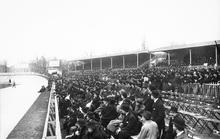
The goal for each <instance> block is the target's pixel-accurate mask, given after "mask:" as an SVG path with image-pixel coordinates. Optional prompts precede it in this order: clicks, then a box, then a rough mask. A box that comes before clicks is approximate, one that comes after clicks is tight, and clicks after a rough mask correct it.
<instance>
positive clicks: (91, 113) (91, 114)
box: [86, 111, 98, 122]
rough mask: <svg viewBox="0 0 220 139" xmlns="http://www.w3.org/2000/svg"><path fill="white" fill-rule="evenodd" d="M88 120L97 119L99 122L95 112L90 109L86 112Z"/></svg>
mask: <svg viewBox="0 0 220 139" xmlns="http://www.w3.org/2000/svg"><path fill="white" fill-rule="evenodd" d="M86 121H87V122H90V121H96V122H98V120H97V119H96V118H95V115H94V112H91V111H88V112H87V114H86Z"/></svg>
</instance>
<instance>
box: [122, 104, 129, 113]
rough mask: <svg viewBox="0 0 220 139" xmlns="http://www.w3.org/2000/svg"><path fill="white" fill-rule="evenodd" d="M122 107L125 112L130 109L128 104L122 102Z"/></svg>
mask: <svg viewBox="0 0 220 139" xmlns="http://www.w3.org/2000/svg"><path fill="white" fill-rule="evenodd" d="M121 109H122V110H123V111H125V112H128V111H129V110H130V106H129V105H128V104H122V105H121Z"/></svg>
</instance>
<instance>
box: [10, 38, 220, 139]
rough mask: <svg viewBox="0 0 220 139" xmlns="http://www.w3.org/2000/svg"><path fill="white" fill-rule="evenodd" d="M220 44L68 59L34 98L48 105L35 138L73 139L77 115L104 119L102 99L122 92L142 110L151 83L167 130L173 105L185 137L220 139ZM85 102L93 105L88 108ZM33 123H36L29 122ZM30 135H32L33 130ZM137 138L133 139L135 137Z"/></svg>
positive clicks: (15, 132) (16, 132) (16, 131)
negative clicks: (61, 71) (160, 57)
mask: <svg viewBox="0 0 220 139" xmlns="http://www.w3.org/2000/svg"><path fill="white" fill-rule="evenodd" d="M219 43H220V40H218V41H210V42H203V43H196V44H187V45H180V46H175V47H162V48H159V49H155V50H151V51H144V50H143V51H135V52H129V53H121V54H114V55H113V54H112V55H105V56H99V57H89V58H81V59H74V60H71V61H69V66H68V68H69V69H68V71H69V72H68V73H65V74H64V75H62V76H58V77H56V78H53V79H52V76H51V79H50V80H49V81H52V80H53V81H54V82H53V83H51V82H50V87H52V89H51V90H50V92H49V90H48V91H47V94H46V93H45V94H42V95H41V97H42V98H44V99H41V98H40V97H39V98H38V99H37V100H36V103H35V105H40V103H42V104H44V105H48V106H46V107H45V106H44V108H42V109H44V118H43V119H45V122H41V123H38V124H40V125H38V126H41V131H35V132H36V135H37V136H38V137H39V136H40V138H44V139H47V138H57V139H60V138H65V137H66V136H67V135H72V132H71V131H72V129H73V127H74V125H75V124H76V122H77V120H76V119H77V118H79V117H77V116H76V115H77V114H79V113H82V114H83V116H82V117H81V118H86V115H87V114H88V113H87V110H88V109H89V111H91V112H93V113H94V117H95V118H97V119H99V118H102V116H103V115H102V114H103V113H102V109H104V108H105V107H102V106H103V105H101V103H102V102H103V99H105V98H108V97H112V98H113V100H114V101H115V103H114V105H115V106H116V105H118V104H119V102H120V101H121V100H123V97H121V96H122V94H121V93H122V92H121V89H123V90H125V92H126V96H128V97H127V99H128V101H129V102H130V101H131V100H132V101H134V102H140V103H141V104H142V105H145V106H144V107H146V108H145V110H146V109H147V105H146V103H147V102H146V100H147V101H149V99H150V95H151V93H150V91H149V88H150V86H151V85H152V84H153V85H154V86H155V88H156V89H157V90H159V92H160V97H161V99H162V101H163V105H164V108H165V113H166V116H165V117H164V119H165V123H166V129H167V128H168V127H169V124H168V123H169V120H170V119H169V118H170V117H169V110H170V108H171V106H175V107H177V108H178V114H179V115H180V117H181V118H183V119H184V120H185V122H186V125H187V127H186V129H185V130H186V132H187V135H188V137H191V138H194V139H217V138H219V136H220V95H219V92H220V70H219V67H218V65H219V58H220V56H219V54H220V51H219V49H220V48H219V46H218V45H219ZM156 52H165V53H166V58H165V59H164V60H163V61H158V60H157V59H156V58H157V57H156V54H155V53H156ZM153 61H156V63H155V65H153V64H152V62H153ZM58 63H59V62H58ZM58 67H59V64H57V61H56V62H55V63H53V62H52V64H51V65H50V67H49V69H50V70H51V73H52V72H54V71H55V70H54V69H55V68H56V69H59V68H58ZM189 67H190V68H189ZM192 67H193V68H192ZM77 71H80V72H83V76H82V74H75V72H77ZM84 71H86V72H84ZM100 75H101V77H102V78H100ZM170 84H171V85H172V86H171V85H170ZM43 95H46V96H43ZM132 97H133V99H132ZM140 98H141V99H140ZM142 99H143V100H142ZM140 100H141V101H140ZM41 101H43V102H41ZM88 104H91V106H90V107H88V108H86V106H88ZM135 104H136V103H135ZM85 109H86V110H85ZM133 110H134V111H135V110H136V109H133ZM147 110H149V111H150V109H147ZM34 111H35V107H34V106H32V108H31V109H30V111H29V112H28V113H27V115H29V117H31V116H33V115H32V114H33V113H34ZM75 112H79V113H75ZM117 112H118V114H120V112H119V111H117ZM135 112H136V111H135ZM35 113H36V111H35ZM100 115H101V116H100ZM99 116H100V117H99ZM24 117H25V116H24ZM26 119H27V118H26ZM26 119H23V120H21V121H20V122H19V124H18V125H17V126H16V128H15V129H14V130H13V132H12V133H11V134H10V135H9V137H10V138H16V137H15V135H21V134H20V133H23V132H24V131H22V129H25V128H24V126H22V125H24V124H29V123H25V122H26ZM41 120H42V117H41ZM98 123H102V120H98ZM31 124H32V126H33V125H34V124H33V122H32V123H31ZM36 125H37V124H36ZM42 125H44V127H43V128H42ZM26 126H27V125H26ZM102 126H103V125H102ZM20 127H23V128H22V129H21V128H20ZM27 127H28V126H27ZM103 127H104V126H103ZM32 128H35V126H33V127H32ZM106 128H107V127H104V128H103V129H105V132H106V133H107V134H108V135H109V136H108V138H110V137H111V138H115V139H117V138H116V137H115V136H113V135H111V134H109V132H107V130H106ZM43 129H44V130H43ZM28 132H29V135H32V134H31V132H32V131H31V130H29V131H28ZM40 132H41V133H40ZM21 137H22V136H21ZM136 137H137V136H132V138H134V139H135V138H136Z"/></svg>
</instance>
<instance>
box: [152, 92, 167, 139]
mask: <svg viewBox="0 0 220 139" xmlns="http://www.w3.org/2000/svg"><path fill="white" fill-rule="evenodd" d="M159 95H160V94H159V91H157V90H153V91H152V95H151V99H152V100H153V101H154V104H153V111H152V119H153V121H155V122H156V123H157V125H158V129H159V134H160V136H161V134H162V133H163V132H164V131H165V121H164V118H165V110H164V105H163V102H162V100H161V99H159Z"/></svg>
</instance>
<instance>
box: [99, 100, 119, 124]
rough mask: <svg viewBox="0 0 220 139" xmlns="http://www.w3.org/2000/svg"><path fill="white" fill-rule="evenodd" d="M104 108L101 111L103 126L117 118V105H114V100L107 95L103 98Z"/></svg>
mask: <svg viewBox="0 0 220 139" xmlns="http://www.w3.org/2000/svg"><path fill="white" fill-rule="evenodd" d="M103 103H104V108H103V110H102V112H101V124H102V126H103V127H105V128H106V127H107V125H108V124H109V122H110V121H111V120H113V119H115V118H117V111H116V106H114V101H113V100H111V98H108V97H106V98H105V99H104V100H103Z"/></svg>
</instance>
